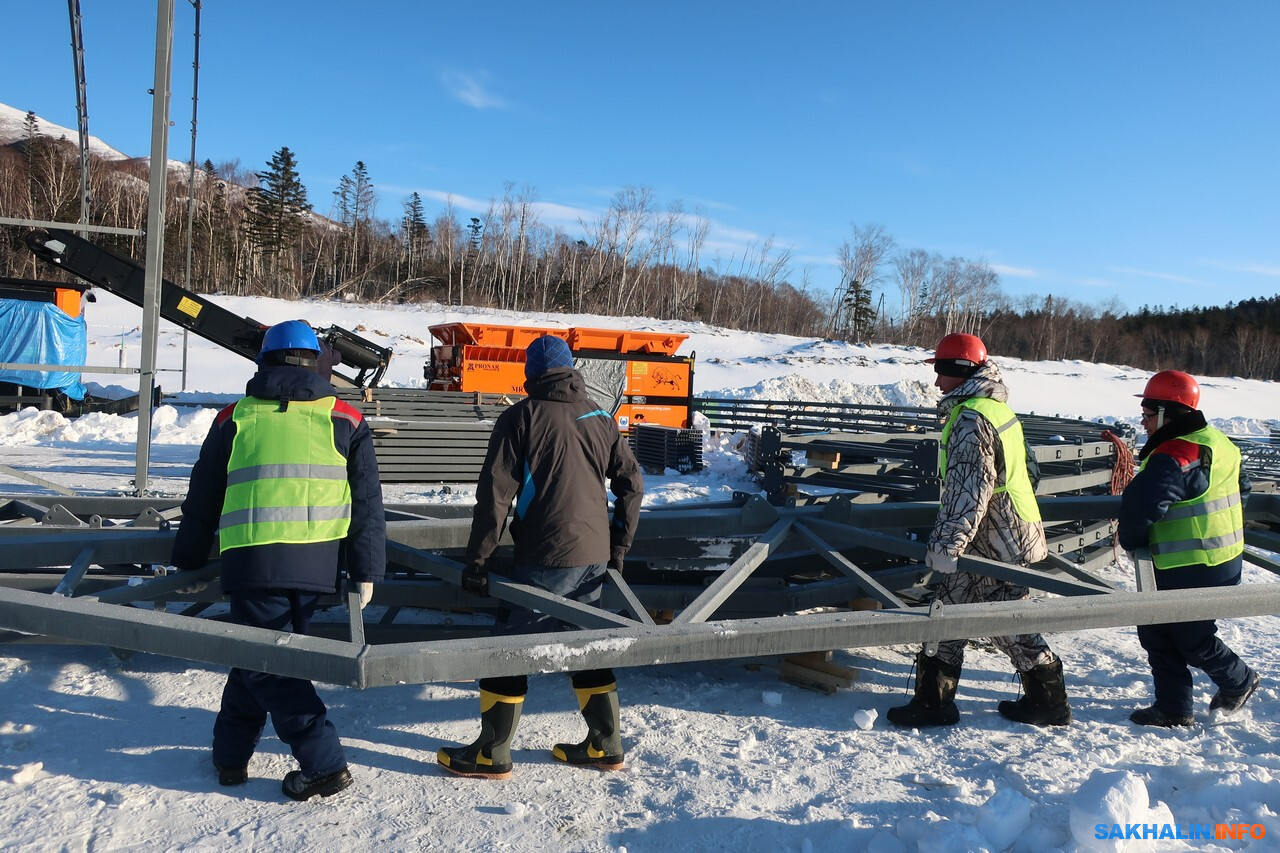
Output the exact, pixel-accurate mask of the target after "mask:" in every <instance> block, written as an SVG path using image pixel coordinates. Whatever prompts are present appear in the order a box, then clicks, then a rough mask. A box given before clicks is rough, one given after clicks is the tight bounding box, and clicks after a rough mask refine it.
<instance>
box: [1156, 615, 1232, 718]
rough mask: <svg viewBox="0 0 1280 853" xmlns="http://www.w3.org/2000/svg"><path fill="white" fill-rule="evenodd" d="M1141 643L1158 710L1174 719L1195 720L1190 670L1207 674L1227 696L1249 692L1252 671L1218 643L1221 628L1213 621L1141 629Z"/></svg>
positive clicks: (1222, 643) (1219, 641)
mask: <svg viewBox="0 0 1280 853" xmlns="http://www.w3.org/2000/svg"><path fill="white" fill-rule="evenodd" d="M1138 642H1140V643H1142V648H1144V649H1146V650H1147V660H1148V661H1149V662H1150V664H1151V679H1152V681H1154V682H1155V692H1156V707H1157V708H1159V709H1160V710H1161V711H1164V712H1165V713H1166V714H1168V715H1170V716H1173V717H1188V716H1191V712H1192V707H1193V702H1192V697H1191V685H1192V679H1191V670H1190V669H1188V667H1189V666H1194V667H1196V668H1197V669H1202V670H1204V672H1205V675H1208V676H1209V678H1211V679H1212V680H1213V683H1214V684H1216V685H1218V688H1219V689H1220V690H1221V691H1222V692H1223V693H1226V694H1240V693H1243V692H1245V690H1246V689H1247V685H1248V681H1249V667H1248V666H1246V665H1245V662H1244V661H1242V660H1240V658H1239V656H1238V655H1236V653H1235V652H1233V651H1232V650H1231V649H1230V648H1229V647H1228V646H1227V644H1226V643H1224V642H1222V641H1221V640H1219V639H1218V625H1217V623H1216V622H1214V621H1213V620H1212V619H1209V620H1203V621H1200V622H1178V623H1174V624H1169V625H1139V626H1138Z"/></svg>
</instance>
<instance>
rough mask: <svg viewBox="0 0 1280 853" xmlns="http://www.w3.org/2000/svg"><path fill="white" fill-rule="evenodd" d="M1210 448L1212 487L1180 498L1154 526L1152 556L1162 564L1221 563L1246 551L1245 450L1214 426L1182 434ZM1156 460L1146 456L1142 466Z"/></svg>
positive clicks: (1158, 565)
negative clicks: (1242, 471) (1242, 480)
mask: <svg viewBox="0 0 1280 853" xmlns="http://www.w3.org/2000/svg"><path fill="white" fill-rule="evenodd" d="M1178 437H1179V438H1180V439H1182V440H1183V441H1189V442H1191V443H1192V444H1197V445H1199V446H1201V447H1207V448H1209V454H1210V460H1211V461H1210V464H1209V486H1208V488H1206V489H1205V490H1204V494H1202V495H1198V496H1196V497H1194V498H1191V499H1190V500H1185V501H1178V502H1177V503H1175V504H1172V505H1171V506H1170V507H1169V511H1168V512H1166V513H1165V514H1164V517H1163V518H1161V519H1160V520H1159V521H1157V522H1156V523H1155V524H1153V525H1151V540H1150V545H1151V561H1152V562H1153V563H1155V565H1156V568H1157V569H1177V568H1182V567H1183V566H1217V565H1221V564H1222V563H1225V562H1227V561H1228V560H1231V559H1233V558H1235V557H1238V556H1239V555H1240V554H1243V553H1244V508H1243V507H1242V506H1241V504H1240V449H1239V448H1238V447H1236V446H1235V444H1233V443H1232V442H1231V439H1229V438H1227V437H1226V436H1225V435H1223V434H1222V433H1220V432H1218V430H1216V429H1214V428H1213V427H1208V426H1207V427H1205V428H1203V429H1199V430H1196V431H1195V432H1193V433H1191V434H1189V435H1181V436H1178ZM1150 461H1151V457H1150V456H1148V457H1147V458H1146V459H1144V460H1142V467H1141V468H1139V469H1138V470H1139V471H1141V470H1142V469H1143V468H1146V467H1147V463H1148V462H1150Z"/></svg>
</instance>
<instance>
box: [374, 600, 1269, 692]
mask: <svg viewBox="0 0 1280 853" xmlns="http://www.w3.org/2000/svg"><path fill="white" fill-rule="evenodd" d="M1274 613H1280V584H1250V585H1248V586H1247V587H1243V588H1242V587H1211V588H1208V589H1194V590H1168V591H1164V592H1157V593H1134V592H1118V593H1115V594H1112V595H1094V596H1088V597H1076V598H1070V599H1048V600H1045V599H1033V600H1024V601H1007V602H987V603H979V604H955V605H949V606H947V607H946V608H945V610H944V611H943V614H942V615H941V616H937V617H933V618H931V617H929V616H928V615H926V613H925V610H924V609H923V608H916V609H914V610H912V611H909V612H903V611H901V610H860V611H848V612H840V613H818V614H808V615H803V616H788V617H785V618H782V619H779V618H764V619H739V620H734V621H730V622H702V623H688V624H684V625H682V626H680V630H678V631H673V630H671V626H668V625H659V626H652V627H650V626H644V627H637V628H632V629H627V630H621V629H620V630H603V631H577V632H572V633H562V634H540V635H529V636H523V637H501V638H486V639H471V640H457V641H450V642H448V643H411V644H401V645H389V646H375V647H371V648H369V649H368V651H367V653H366V654H365V655H364V656H363V657H362V663H363V664H364V667H365V668H364V671H363V675H364V678H365V681H364V682H363V683H362V685H361V686H364V687H380V686H387V685H392V684H398V683H409V684H418V683H425V682H431V681H452V680H459V679H468V678H476V677H498V676H504V675H522V674H529V673H538V672H565V671H572V670H582V669H596V668H604V667H627V666H647V665H651V664H658V663H687V662H692V661H704V660H725V659H732V658H749V657H764V656H776V655H786V654H796V653H800V652H808V651H816V650H823V649H852V648H861V647H867V646H885V645H898V644H918V643H924V642H941V641H945V640H955V639H962V638H967V637H990V636H1001V635H1007V634H1017V633H1025V632H1026V631H1027V630H1028V629H1031V628H1033V629H1034V630H1036V631H1039V632H1045V633H1052V632H1055V631H1075V630H1086V629H1095V628H1115V627H1122V626H1131V625H1149V624H1159V623H1166V622H1185V621H1194V620H1200V619H1225V618H1232V617H1248V616H1264V615H1270V614H1274Z"/></svg>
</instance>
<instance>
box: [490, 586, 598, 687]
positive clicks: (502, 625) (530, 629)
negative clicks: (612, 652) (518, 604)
mask: <svg viewBox="0 0 1280 853" xmlns="http://www.w3.org/2000/svg"><path fill="white" fill-rule="evenodd" d="M607 568H608V564H606V563H595V564H593V565H590V566H574V567H572V568H564V567H560V566H537V565H528V564H519V563H517V564H516V566H515V567H514V568H512V570H511V572H510V574H509V578H508V579H509V580H513V581H515V582H516V583H524V584H529V585H530V586H536V587H537V588H538V589H544V590H546V591H547V592H550V593H554V594H555V595H559V596H563V597H564V598H568V599H570V600H571V601H577V602H580V603H582V604H590V605H592V606H593V607H599V606H600V594H601V592H602V591H603V588H604V577H605V570H606V569H607ZM566 630H576V628H575V626H573V625H567V624H565V623H564V622H561V621H560V620H559V619H556V618H555V617H553V616H548V615H547V614H545V613H538V612H537V611H535V610H524V609H522V608H521V609H515V610H510V611H504V612H503V613H502V614H500V615H499V616H498V622H497V624H496V625H494V626H493V634H494V636H496V637H504V636H512V635H515V634H544V633H551V632H554V631H566ZM571 680H572V681H573V686H574V689H578V690H582V689H587V688H591V687H605V686H607V685H609V684H613V683H614V677H613V670H612V669H591V670H586V671H584V672H575V673H572V674H571ZM480 688H481V689H482V690H487V691H489V692H491V693H497V694H498V695H500V696H524V695H525V694H527V693H528V692H529V679H528V677H527V676H524V675H511V676H505V677H502V678H482V679H480Z"/></svg>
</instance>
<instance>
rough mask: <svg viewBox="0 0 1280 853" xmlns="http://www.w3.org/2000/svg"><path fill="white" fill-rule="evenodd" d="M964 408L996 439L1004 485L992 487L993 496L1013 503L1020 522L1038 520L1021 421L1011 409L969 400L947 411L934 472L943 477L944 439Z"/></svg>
mask: <svg viewBox="0 0 1280 853" xmlns="http://www.w3.org/2000/svg"><path fill="white" fill-rule="evenodd" d="M964 409H971V410H973V411H975V412H977V413H978V414H979V415H981V416H982V417H983V418H986V420H987V422H988V423H990V424H991V426H992V427H993V428H994V429H995V431H996V437H997V438H999V439H1000V448H1001V450H1003V451H1004V466H1005V470H1004V472H1003V473H1004V485H1003V486H996V490H995V491H996V494H1000V493H1002V492H1004V493H1007V494H1008V495H1009V499H1010V500H1012V501H1013V509H1014V511H1015V512H1017V513H1018V517H1019V518H1021V519H1022V520H1023V521H1039V520H1040V505H1039V504H1037V503H1036V491H1035V489H1034V488H1032V486H1031V477H1030V476H1029V475H1028V474H1027V443H1026V440H1025V439H1024V438H1023V437H1022V422H1021V421H1019V420H1018V416H1017V415H1015V414H1014V413H1013V409H1011V408H1009V407H1008V406H1007V405H1005V404H1004V403H1001V402H1000V401H999V400H992V399H991V398H990V397H970V398H969V399H967V400H964V401H963V402H961V403H958V404H957V405H956V406H955V408H953V409H952V410H951V415H950V416H949V417H948V418H947V424H946V426H944V427H943V428H942V440H941V441H939V442H938V470H939V471H940V472H941V473H942V477H943V479H944V480H945V479H946V476H947V439H949V438H950V437H951V429H952V427H954V426H955V424H956V420H958V419H959V417H960V415H961V414H962V410H964Z"/></svg>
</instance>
